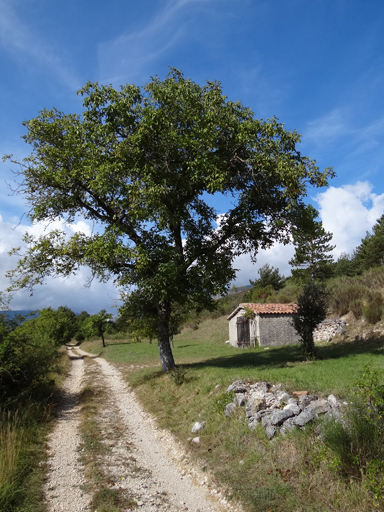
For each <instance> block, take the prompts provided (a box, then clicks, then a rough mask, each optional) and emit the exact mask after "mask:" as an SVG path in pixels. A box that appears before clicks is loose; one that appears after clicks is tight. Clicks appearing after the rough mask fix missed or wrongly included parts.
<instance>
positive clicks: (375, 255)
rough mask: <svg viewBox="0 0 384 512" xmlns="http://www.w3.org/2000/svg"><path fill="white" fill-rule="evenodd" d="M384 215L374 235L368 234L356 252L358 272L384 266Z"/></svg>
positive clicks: (375, 228)
mask: <svg viewBox="0 0 384 512" xmlns="http://www.w3.org/2000/svg"><path fill="white" fill-rule="evenodd" d="M383 254H384V215H382V216H381V217H380V219H378V220H377V222H376V224H375V225H374V226H373V228H372V233H368V232H367V234H366V236H365V238H363V239H362V241H361V244H360V245H359V246H358V247H357V248H356V250H355V252H354V258H353V259H354V263H355V265H356V268H357V269H358V272H359V273H361V272H363V271H364V270H368V269H370V268H372V267H378V266H381V265H383V264H384V259H383Z"/></svg>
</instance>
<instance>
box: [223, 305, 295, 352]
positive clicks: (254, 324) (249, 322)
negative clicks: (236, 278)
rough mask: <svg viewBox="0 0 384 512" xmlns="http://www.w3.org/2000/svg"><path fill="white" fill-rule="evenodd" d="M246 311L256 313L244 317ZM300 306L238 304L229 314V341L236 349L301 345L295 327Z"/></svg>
mask: <svg viewBox="0 0 384 512" xmlns="http://www.w3.org/2000/svg"><path fill="white" fill-rule="evenodd" d="M246 308H247V309H250V310H251V311H252V312H253V313H254V317H253V318H248V315H247V317H245V316H244V315H245V313H246ZM297 310H298V306H297V304H245V303H244V304H239V306H238V307H237V308H236V309H235V310H234V311H233V312H232V313H231V314H230V315H229V317H228V323H229V342H230V344H231V345H233V346H234V347H238V348H248V347H254V346H255V345H256V343H257V344H258V345H260V346H261V347H264V346H271V347H276V346H280V345H289V344H291V343H298V342H299V337H298V335H297V333H296V331H295V329H294V327H293V325H292V317H293V315H294V314H295V313H297Z"/></svg>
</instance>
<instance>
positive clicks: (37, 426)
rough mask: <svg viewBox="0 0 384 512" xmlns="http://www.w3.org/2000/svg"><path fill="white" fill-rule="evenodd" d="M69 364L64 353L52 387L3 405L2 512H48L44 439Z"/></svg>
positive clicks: (0, 415) (0, 422)
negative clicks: (44, 498)
mask: <svg viewBox="0 0 384 512" xmlns="http://www.w3.org/2000/svg"><path fill="white" fill-rule="evenodd" d="M68 364H69V363H68V358H67V356H66V354H64V353H63V354H62V357H61V362H60V367H61V373H60V374H57V373H52V374H51V375H50V380H51V382H50V385H45V386H41V387H39V388H36V389H34V391H33V393H29V394H23V395H22V396H20V397H18V398H17V397H16V398H15V397H13V399H12V401H10V402H7V403H2V404H1V412H0V510H1V511H4V512H5V511H6V512H45V511H46V506H45V504H44V500H43V496H42V490H41V489H42V484H43V481H44V478H45V472H46V470H47V468H46V465H45V460H46V453H45V438H46V435H47V433H48V431H49V429H50V426H51V424H52V420H53V419H54V414H53V413H54V408H55V403H56V401H57V392H58V387H59V385H60V383H61V382H62V380H63V378H64V376H65V373H66V370H67V368H68Z"/></svg>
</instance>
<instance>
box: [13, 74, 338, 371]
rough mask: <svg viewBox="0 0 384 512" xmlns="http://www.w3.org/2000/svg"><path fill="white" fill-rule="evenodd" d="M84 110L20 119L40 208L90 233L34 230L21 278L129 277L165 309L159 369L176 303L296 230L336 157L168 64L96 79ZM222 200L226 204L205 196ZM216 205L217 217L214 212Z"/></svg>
mask: <svg viewBox="0 0 384 512" xmlns="http://www.w3.org/2000/svg"><path fill="white" fill-rule="evenodd" d="M79 94H81V95H82V96H83V98H84V100H83V106H84V110H83V112H82V114H80V115H77V114H64V113H62V112H59V111H58V110H56V109H52V110H43V111H42V112H40V114H39V115H38V116H37V117H36V118H35V119H32V120H30V121H26V122H25V123H24V125H25V127H26V128H27V130H28V133H27V134H26V135H25V136H24V139H25V141H26V142H27V143H28V144H30V145H31V146H32V152H31V154H30V155H29V156H28V157H27V158H26V159H24V160H23V161H22V162H17V163H19V164H20V167H19V168H18V171H17V172H18V173H19V175H20V177H21V182H20V185H19V192H21V193H23V194H24V195H25V197H26V199H27V201H28V204H29V207H30V209H29V212H28V216H29V218H30V220H31V221H33V222H38V221H46V220H53V219H58V218H61V219H64V220H65V221H66V222H67V223H71V222H73V221H74V219H75V217H76V216H77V215H82V216H83V218H85V219H86V220H87V221H90V222H92V223H94V226H95V228H94V230H93V232H92V233H91V234H90V235H87V234H84V233H80V232H78V233H76V234H74V235H73V236H71V237H67V236H66V235H65V234H64V233H63V232H61V231H57V230H56V231H52V232H50V233H47V234H45V235H43V236H41V237H39V238H37V239H34V238H32V237H31V236H29V235H26V237H25V241H26V242H27V249H26V253H25V254H24V255H23V256H22V257H21V259H20V261H19V263H18V265H17V267H16V269H14V270H13V271H12V272H11V273H10V275H11V277H12V278H13V283H14V284H13V287H14V288H23V287H26V288H29V289H30V288H33V287H34V286H35V285H37V284H39V283H41V282H43V280H44V279H45V278H46V277H47V276H53V277H56V276H67V275H69V274H71V273H75V272H76V271H77V269H78V268H79V266H80V265H88V266H89V267H90V269H91V271H92V275H93V276H94V277H95V278H98V279H100V280H102V281H103V280H108V279H110V278H113V279H114V280H115V282H116V283H117V284H118V285H120V286H122V287H130V286H133V287H134V288H133V291H132V293H134V294H135V295H136V297H138V299H137V300H136V301H135V302H137V303H140V304H143V303H144V304H145V307H146V309H147V311H148V313H149V314H150V315H151V317H152V318H153V319H155V320H156V325H157V333H158V339H159V349H160V358H161V361H162V367H163V370H169V369H171V368H172V367H173V366H174V360H173V355H172V352H171V349H170V345H169V322H170V318H171V314H172V310H173V307H174V305H175V304H177V307H178V308H180V307H183V308H192V307H193V308H204V307H208V308H210V307H213V300H212V297H213V296H215V295H217V294H224V293H225V292H226V291H227V289H228V284H229V282H230V281H231V280H232V279H233V277H234V276H235V269H234V268H233V260H234V257H235V256H237V255H239V254H242V253H245V252H250V253H251V254H252V255H253V257H254V258H255V257H256V254H257V251H258V249H259V248H267V247H269V246H271V244H273V243H274V242H275V241H281V242H288V241H289V232H290V231H291V228H292V226H293V225H296V223H297V219H298V218H299V217H300V216H301V214H302V212H303V210H304V209H305V208H304V205H303V197H304V196H305V195H306V192H307V187H308V186H311V185H312V186H324V185H327V179H328V177H330V176H331V175H332V170H330V169H327V170H325V171H324V172H320V170H319V169H318V167H317V166H316V163H315V162H314V161H313V160H310V159H309V158H307V157H304V156H302V155H301V153H300V152H299V151H298V150H297V149H296V145H297V144H298V143H299V142H300V136H299V135H298V133H297V132H296V131H293V132H290V131H287V130H286V129H285V128H284V126H283V125H282V124H281V123H280V122H279V121H278V120H277V119H275V118H274V119H272V120H258V119H256V118H255V116H254V114H253V112H252V111H251V110H250V109H249V108H246V107H244V106H243V105H242V104H241V103H240V102H233V101H229V100H228V99H227V98H226V97H225V96H224V95H223V92H222V89H221V85H220V83H218V82H207V83H206V85H204V86H200V85H199V84H196V83H194V82H193V81H191V80H190V79H187V78H185V77H184V76H183V74H182V73H181V72H179V71H178V70H176V69H171V71H170V73H169V74H168V76H167V77H166V78H165V79H164V80H160V79H159V78H157V77H155V78H152V79H151V80H150V82H149V83H148V84H147V85H145V86H144V87H141V88H140V87H137V86H135V85H129V84H127V85H125V86H123V87H121V89H120V90H115V89H114V88H113V87H112V86H104V85H99V84H97V83H88V84H86V85H85V87H83V88H82V89H81V90H80V91H79ZM213 194H220V195H221V196H223V197H224V198H226V199H227V208H226V211H225V212H217V211H215V209H214V208H213V207H212V206H211V204H210V198H211V196H212V195H213ZM218 213H220V214H221V215H220V217H218Z"/></svg>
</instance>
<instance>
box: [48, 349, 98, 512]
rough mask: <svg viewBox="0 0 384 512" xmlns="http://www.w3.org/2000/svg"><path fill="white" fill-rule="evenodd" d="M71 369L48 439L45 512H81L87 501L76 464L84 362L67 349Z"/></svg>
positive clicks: (88, 498) (85, 507) (79, 469)
mask: <svg viewBox="0 0 384 512" xmlns="http://www.w3.org/2000/svg"><path fill="white" fill-rule="evenodd" d="M68 354H69V357H70V359H71V364H72V366H71V369H70V372H69V374H68V376H67V378H66V380H65V381H64V384H63V387H62V399H61V401H60V405H59V413H58V418H57V422H56V425H55V427H54V429H53V431H52V432H51V434H50V435H49V436H48V439H47V444H48V467H49V472H48V475H47V476H48V479H47V482H46V484H45V486H44V492H45V497H46V501H47V504H48V510H49V512H85V511H89V510H91V509H90V508H89V503H90V501H91V498H90V496H88V495H87V494H86V493H85V492H84V491H83V490H82V489H81V486H82V485H83V484H84V478H83V468H82V465H81V464H80V462H79V461H78V451H77V449H78V446H79V443H80V436H79V433H78V429H79V425H80V407H79V404H78V400H79V395H80V393H81V390H82V380H83V372H84V361H83V359H82V357H79V356H76V355H74V354H73V353H72V351H71V350H70V349H69V350H68Z"/></svg>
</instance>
